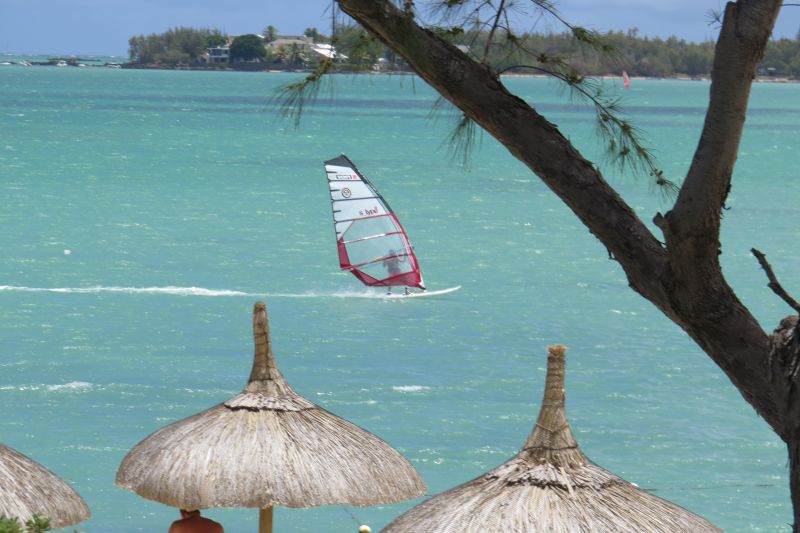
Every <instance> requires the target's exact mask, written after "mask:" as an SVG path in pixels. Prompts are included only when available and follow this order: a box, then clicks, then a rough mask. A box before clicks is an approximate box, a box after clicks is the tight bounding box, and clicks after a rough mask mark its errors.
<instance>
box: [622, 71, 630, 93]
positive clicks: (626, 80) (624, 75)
mask: <svg viewBox="0 0 800 533" xmlns="http://www.w3.org/2000/svg"><path fill="white" fill-rule="evenodd" d="M622 83H623V84H624V85H625V88H626V89H630V88H631V79H630V78H629V77H628V73H627V72H625V71H624V70H623V71H622Z"/></svg>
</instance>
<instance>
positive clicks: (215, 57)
mask: <svg viewBox="0 0 800 533" xmlns="http://www.w3.org/2000/svg"><path fill="white" fill-rule="evenodd" d="M231 43H233V37H228V41H227V42H226V43H225V44H224V45H222V46H212V47H211V48H206V54H205V56H204V59H205V61H206V63H228V62H229V61H230V60H231Z"/></svg>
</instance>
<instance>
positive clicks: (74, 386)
mask: <svg viewBox="0 0 800 533" xmlns="http://www.w3.org/2000/svg"><path fill="white" fill-rule="evenodd" d="M91 388H92V384H91V383H87V382H86V381H70V382H69V383H64V384H63V385H47V390H49V391H54V392H56V391H81V390H87V389H91Z"/></svg>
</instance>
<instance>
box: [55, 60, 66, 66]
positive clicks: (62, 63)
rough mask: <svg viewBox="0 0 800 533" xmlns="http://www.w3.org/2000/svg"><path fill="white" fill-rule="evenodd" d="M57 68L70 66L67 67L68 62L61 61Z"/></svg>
mask: <svg viewBox="0 0 800 533" xmlns="http://www.w3.org/2000/svg"><path fill="white" fill-rule="evenodd" d="M56 66H57V67H66V66H68V65H67V62H66V61H64V60H61V61H59V62H58V63H56Z"/></svg>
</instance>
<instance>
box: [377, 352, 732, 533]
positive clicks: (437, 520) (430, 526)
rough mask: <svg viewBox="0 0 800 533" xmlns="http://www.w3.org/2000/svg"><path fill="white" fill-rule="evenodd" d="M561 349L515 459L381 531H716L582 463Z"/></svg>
mask: <svg viewBox="0 0 800 533" xmlns="http://www.w3.org/2000/svg"><path fill="white" fill-rule="evenodd" d="M565 351H566V349H565V347H563V346H551V347H550V348H549V354H548V360H547V382H546V384H545V392H544V400H543V401H542V407H541V411H540V412H539V418H538V420H537V421H536V425H535V426H534V428H533V431H532V432H531V434H530V436H529V437H528V440H527V441H526V442H525V445H524V447H523V449H522V450H521V451H520V452H519V453H518V454H517V455H516V456H515V457H513V458H512V459H510V460H509V461H508V462H506V463H503V464H502V465H500V466H498V467H497V468H495V469H494V470H491V471H489V472H487V473H485V474H483V475H481V476H479V477H477V478H475V479H473V480H472V481H469V482H467V483H464V484H463V485H459V486H457V487H455V488H452V489H450V490H448V491H446V492H443V493H441V494H438V495H436V496H434V497H432V498H430V499H429V500H427V501H425V502H423V503H421V504H420V505H417V506H416V507H413V508H411V509H409V510H408V511H407V512H406V513H404V514H403V515H401V516H400V517H398V518H397V519H395V520H394V521H393V522H392V523H390V524H389V525H388V526H386V528H384V529H383V530H382V532H383V533H405V532H414V533H418V532H420V531H437V532H438V531H441V532H456V531H458V532H459V533H469V532H474V533H493V532H496V533H500V532H503V533H507V532H509V531H525V532H528V533H537V532H548V533H553V532H579V531H585V532H589V531H591V532H615V533H619V532H637V533H639V532H642V531H647V532H650V533H653V532H678V531H681V532H684V531H691V532H693V533H703V532H710V531H714V532H719V531H721V530H720V529H719V528H717V527H716V526H714V525H713V524H711V523H710V522H708V521H706V520H705V519H703V518H701V517H699V516H697V515H695V514H692V513H690V512H689V511H687V510H686V509H684V508H682V507H679V506H677V505H675V504H672V503H670V502H668V501H666V500H663V499H661V498H658V497H656V496H653V495H652V494H650V493H648V492H645V491H643V490H640V489H639V488H638V487H636V486H635V485H633V484H631V483H628V482H627V481H625V480H624V479H622V478H620V477H618V476H616V475H614V474H612V473H611V472H609V471H608V470H605V469H603V468H601V467H599V466H597V465H596V464H594V463H592V462H591V461H590V460H589V459H587V457H586V456H585V455H584V454H583V452H582V451H581V450H580V448H579V447H578V443H577V442H576V440H575V437H574V436H573V434H572V429H571V428H570V426H569V422H568V421H567V417H566V414H565V411H564V352H565Z"/></svg>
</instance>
